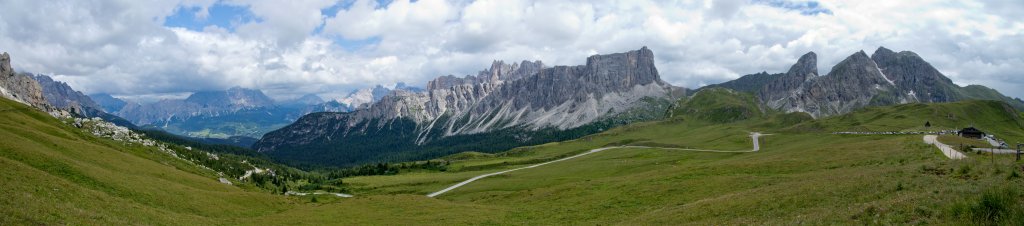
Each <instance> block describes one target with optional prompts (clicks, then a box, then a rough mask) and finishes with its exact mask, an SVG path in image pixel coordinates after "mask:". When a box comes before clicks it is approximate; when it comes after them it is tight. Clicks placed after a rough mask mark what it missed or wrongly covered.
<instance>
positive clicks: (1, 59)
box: [0, 52, 14, 76]
mask: <svg viewBox="0 0 1024 226" xmlns="http://www.w3.org/2000/svg"><path fill="white" fill-rule="evenodd" d="M0 72H3V75H6V76H14V73H12V72H14V69H11V55H8V54H7V52H4V53H3V54H0Z"/></svg>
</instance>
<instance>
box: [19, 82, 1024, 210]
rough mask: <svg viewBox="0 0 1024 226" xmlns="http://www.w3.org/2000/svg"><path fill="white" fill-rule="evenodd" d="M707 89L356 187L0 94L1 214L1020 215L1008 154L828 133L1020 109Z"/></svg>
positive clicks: (1016, 174)
mask: <svg viewBox="0 0 1024 226" xmlns="http://www.w3.org/2000/svg"><path fill="white" fill-rule="evenodd" d="M716 95H719V96H725V98H721V99H718V98H715V97H713V96H701V95H700V94H698V95H697V96H694V97H692V98H691V99H688V100H683V101H681V103H679V105H678V106H680V107H687V106H692V105H696V104H697V103H700V105H701V106H722V107H712V108H710V109H707V110H703V111H686V110H677V111H674V112H673V117H672V118H670V119H667V120H664V121H657V122H645V123H636V124H631V125H626V126H621V127H617V128H614V129H611V130H608V131H606V132H603V133H600V134H595V135H591V136H587V137H584V138H581V139H577V140H572V141H566V142H558V143H549V144H544V145H538V146H532V147H521V148H517V149H514V150H511V151H508V152H503V153H497V154H480V153H463V154H456V155H453V156H449V157H446V158H445V159H447V160H448V161H451V165H450V167H449V168H448V169H447V170H445V171H443V172H440V171H413V172H403V173H400V174H397V175H388V176H363V177H352V178H345V179H344V186H345V187H346V189H348V190H349V191H350V192H351V193H352V194H353V195H355V196H356V197H354V198H338V197H333V196H330V195H318V196H303V197H296V196H281V195H274V194H270V193H268V192H265V191H262V190H259V189H254V188H247V187H245V186H244V185H243V186H241V187H238V186H231V185H224V184H220V183H218V182H217V180H216V175H215V172H212V171H209V170H204V169H202V168H199V167H196V166H193V165H190V163H188V162H184V161H181V160H178V159H175V158H171V157H169V156H165V155H163V154H161V153H160V152H157V151H155V150H149V149H147V148H145V147H136V146H130V145H124V144H121V143H117V142H113V141H109V140H104V139H101V138H95V137H93V136H92V135H90V134H85V133H83V132H80V131H79V130H75V129H73V128H71V127H70V126H67V125H64V124H62V123H60V122H59V121H57V120H56V119H53V118H51V117H49V116H47V115H45V114H44V113H41V112H38V111H35V110H31V109H29V108H28V107H26V106H23V105H20V104H17V103H14V102H11V101H7V100H0V169H2V170H3V171H4V173H3V174H0V175H2V176H0V177H2V178H0V179H2V180H3V183H2V185H0V191H2V192H3V193H2V196H3V197H4V198H3V199H0V225H21V224H27V225H38V224H46V225H50V224H75V225H78V224H99V225H110V224H117V225H136V224H139V225H325V224H334V225H353V224H359V225H366V224H369V225H409V224H436V225H452V224H459V225H461V224H474V225H480V224H482V225H564V224H599V225H605V224H618V225H649V224H669V225H677V224H692V225H733V224H758V225H761V224H772V225H777V224H786V225H790V224H815V225H818V224H871V225H874V224H924V225H933V224H940V225H959V224H1002V225H1020V224H1022V223H1024V202H1022V200H1024V196H1022V194H1024V193H1022V192H1024V191H1020V188H1022V187H1024V178H1022V174H1024V173H1022V172H1021V170H1022V169H1021V167H1022V162H1015V161H1014V159H1013V157H1012V156H1010V155H997V156H994V158H993V157H992V156H988V155H979V154H975V153H968V157H969V158H968V159H966V160H959V161H954V160H949V159H947V158H945V157H944V156H943V155H942V154H941V153H939V151H938V150H937V149H936V148H934V147H933V146H929V145H926V144H924V143H923V140H922V137H921V135H833V134H831V132H836V131H851V130H865V131H872V130H876V131H911V130H918V129H921V128H919V126H923V124H924V121H921V119H924V120H931V121H930V122H931V124H932V125H938V126H933V127H937V128H946V127H949V128H955V127H957V126H960V125H961V124H965V123H974V124H976V125H977V126H978V127H979V128H981V129H982V130H985V131H986V132H989V133H992V134H996V135H997V136H999V137H1001V138H1003V139H1006V140H1007V142H1008V143H1009V142H1021V141H1024V140H1022V138H1024V129H1022V128H1024V124H1021V119H1020V116H1021V115H1020V113H1018V112H1016V111H1013V110H1012V109H1010V110H1009V111H1006V110H1005V109H1004V108H1002V105H1000V104H998V102H991V101H971V102H961V103H950V104H928V105H925V104H911V105H900V106H894V107H879V108H869V109H865V110H863V111H858V112H856V113H852V114H849V115H846V116H838V117H832V118H825V119H819V120H811V119H809V117H805V116H801V115H794V114H780V113H772V112H764V111H761V110H755V109H756V107H754V108H750V105H749V104H750V103H749V102H748V101H744V100H747V99H745V98H744V97H743V96H729V95H730V94H720V93H719V94H716ZM735 95H742V94H735ZM693 100H699V101H697V102H695V103H689V101H693ZM709 111H711V112H720V113H723V114H725V113H727V116H726V117H718V115H721V114H719V113H712V114H709V113H707V112H709ZM951 114H952V115H954V116H953V117H949V116H950V115H951ZM919 124H920V125H919ZM754 131H758V132H762V133H767V134H772V135H769V136H764V137H761V151H759V152H754V153H704V152H687V151H676V150H665V149H649V148H632V149H612V150H607V151H604V152H600V153H595V154H591V155H587V156H583V157H580V158H576V159H572V160H567V161H562V162H557V163H552V164H548V165H545V166H541V167H537V168H531V169H524V170H520V171H514V172H510V173H507V174H502V175H498V176H494V177H489V178H485V179H482V180H478V181H476V182H473V183H470V184H468V185H466V186H463V187H460V188H457V189H455V190H452V191H450V192H448V193H445V194H443V195H440V196H438V197H436V198H428V197H426V196H425V195H426V194H428V193H431V192H434V191H437V190H440V189H442V188H445V187H447V186H450V185H452V184H455V183H457V182H459V181H462V180H465V179H468V178H471V177H473V176H476V175H480V174H484V173H490V172H496V171H500V170H504V169H511V168H516V167H522V166H528V165H532V164H536V163H541V162H545V161H550V160H553V159H558V158H562V157H566V156H571V155H574V154H577V153H581V152H584V151H587V150H590V149H593V148H599V147H605V146H618V145H626V144H630V145H644V146H656V147H686V148H700V149H717V150H750V149H751V141H750V138H749V135H748V134H749V132H754Z"/></svg>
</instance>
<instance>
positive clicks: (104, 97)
mask: <svg viewBox="0 0 1024 226" xmlns="http://www.w3.org/2000/svg"><path fill="white" fill-rule="evenodd" d="M89 98H92V101H94V102H96V104H98V105H100V107H101V108H103V110H104V111H106V112H107V113H116V112H117V111H120V110H121V108H124V106H125V105H128V102H127V101H124V100H122V99H118V98H116V97H114V96H111V95H110V94H106V93H96V94H92V95H89Z"/></svg>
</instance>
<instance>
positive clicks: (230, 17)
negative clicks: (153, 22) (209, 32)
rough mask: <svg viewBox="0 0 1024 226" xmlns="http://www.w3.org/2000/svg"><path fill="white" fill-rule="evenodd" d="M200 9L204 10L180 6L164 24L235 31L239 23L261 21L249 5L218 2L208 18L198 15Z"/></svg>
mask: <svg viewBox="0 0 1024 226" xmlns="http://www.w3.org/2000/svg"><path fill="white" fill-rule="evenodd" d="M200 10H202V8H200V7H179V8H177V9H176V10H175V11H174V14H173V15H171V16H168V17H167V19H166V20H164V26H165V27H181V28H185V29H189V30H192V31H202V30H203V28H204V27H207V26H211V25H212V26H217V27H221V28H224V29H226V30H228V31H232V32H234V31H235V28H236V27H238V25H242V24H245V23H249V22H259V21H260V18H258V17H256V16H255V15H253V14H252V11H249V7H248V6H237V5H226V4H221V3H219V2H218V3H216V4H213V5H212V6H210V14H209V16H207V17H206V18H198V17H196V14H198V13H199V11H200Z"/></svg>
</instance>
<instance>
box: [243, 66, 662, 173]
mask: <svg viewBox="0 0 1024 226" xmlns="http://www.w3.org/2000/svg"><path fill="white" fill-rule="evenodd" d="M653 58H654V57H653V52H651V50H649V49H647V48H646V47H644V48H642V49H639V50H635V51H630V52H626V53H617V54H609V55H595V56H591V57H589V58H588V59H587V64H586V65H579V66H555V67H546V66H545V65H544V64H543V63H541V62H539V61H536V62H530V61H523V62H520V63H513V64H506V63H504V62H501V61H495V62H494V63H492V65H491V67H490V68H488V69H486V70H483V71H481V72H479V73H478V74H477V75H475V76H465V77H461V78H460V77H455V76H451V75H449V76H442V77H438V78H436V79H434V80H432V81H430V82H429V83H428V85H427V88H426V90H425V91H424V92H413V91H404V90H396V91H393V92H391V93H390V94H388V95H387V96H385V97H384V98H382V99H381V100H380V101H379V102H377V103H375V104H373V105H371V106H369V107H368V108H365V109H360V110H356V111H353V112H350V113H314V114H310V115H306V116H304V117H302V118H301V119H299V120H298V121H296V122H295V123H293V124H291V125H289V126H287V127H284V128H282V129H280V130H277V131H274V132H271V133H268V134H266V135H265V136H264V137H263V138H262V139H261V140H260V141H259V142H257V143H256V144H255V145H254V149H257V150H259V151H262V152H266V153H268V154H270V155H271V156H275V157H278V158H279V159H282V160H285V161H293V162H299V163H312V164H331V165H346V164H357V163H362V162H367V161H388V160H408V159H417V158H420V159H421V158H427V157H436V156H439V155H444V154H450V153H454V152H459V151H469V150H473V151H501V150H504V149H508V148H511V147H515V146H520V145H527V144H536V143H540V142H550V141H554V140H563V139H571V138H575V137H579V136H582V135H585V134H590V133H594V132H599V131H601V130H604V129H607V128H609V127H612V126H615V125H620V124H624V123H630V122H635V121H641V120H651V119H656V118H661V117H663V116H664V113H665V111H666V110H667V109H668V107H669V105H670V103H671V101H670V100H672V99H673V94H679V93H681V92H682V89H680V88H675V87H672V86H671V85H669V84H667V83H665V82H664V81H662V80H661V78H660V77H659V75H658V72H657V69H656V68H655V67H654V59H653Z"/></svg>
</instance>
